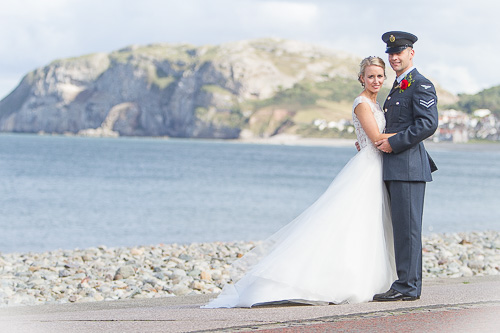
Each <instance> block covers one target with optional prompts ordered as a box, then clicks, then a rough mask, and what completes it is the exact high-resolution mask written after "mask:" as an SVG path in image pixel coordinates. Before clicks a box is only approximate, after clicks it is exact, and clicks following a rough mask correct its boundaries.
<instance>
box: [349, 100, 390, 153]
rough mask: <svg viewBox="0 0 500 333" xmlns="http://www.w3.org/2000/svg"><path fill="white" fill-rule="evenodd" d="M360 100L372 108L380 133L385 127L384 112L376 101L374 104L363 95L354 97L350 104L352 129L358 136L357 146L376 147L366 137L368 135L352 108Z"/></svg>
mask: <svg viewBox="0 0 500 333" xmlns="http://www.w3.org/2000/svg"><path fill="white" fill-rule="evenodd" d="M362 102H366V103H368V105H370V108H371V109H372V112H373V116H374V117H375V121H376V122H377V125H378V129H379V131H380V133H382V132H383V131H384V128H385V116H384V112H383V111H382V109H381V108H380V106H379V105H378V103H377V104H374V103H373V102H372V101H371V100H369V99H368V98H366V97H364V96H358V97H356V99H355V100H354V104H353V106H352V122H353V124H354V129H355V130H356V136H357V137H358V142H359V146H360V147H361V149H363V148H365V147H371V148H373V149H376V148H375V146H374V145H373V143H372V142H371V141H370V138H368V136H367V135H366V133H365V130H364V129H363V127H362V126H361V123H360V122H359V119H358V117H357V116H356V114H355V113H354V109H355V108H356V106H358V104H360V103H362Z"/></svg>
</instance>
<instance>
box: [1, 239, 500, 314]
mask: <svg viewBox="0 0 500 333" xmlns="http://www.w3.org/2000/svg"><path fill="white" fill-rule="evenodd" d="M258 244H259V242H224V243H222V242H213V243H193V244H188V245H179V244H159V245H153V246H138V247H116V248H108V247H106V246H99V247H95V248H88V249H75V250H56V251H49V252H43V253H32V252H29V253H6V254H3V253H0V306H2V307H6V306H20V305H39V304H54V303H75V302H96V301H110V300H119V299H134V298H135V299H138V298H155V297H174V296H184V295H191V294H211V293H218V292H220V291H221V289H222V287H223V285H224V284H226V283H228V282H231V278H230V274H229V267H230V265H231V263H232V262H234V261H235V260H237V259H238V258H241V257H242V256H243V255H244V254H245V253H246V252H248V251H249V250H251V249H252V248H253V247H255V246H256V245H258ZM423 275H424V279H432V278H457V277H471V276H485V275H500V232H499V231H484V232H467V233H449V234H448V233H447V234H432V235H428V236H424V238H423Z"/></svg>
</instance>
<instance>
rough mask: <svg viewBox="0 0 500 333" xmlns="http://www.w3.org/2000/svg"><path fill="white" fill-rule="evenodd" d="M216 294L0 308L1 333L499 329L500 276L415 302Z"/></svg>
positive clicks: (443, 283)
mask: <svg viewBox="0 0 500 333" xmlns="http://www.w3.org/2000/svg"><path fill="white" fill-rule="evenodd" d="M210 297H213V296H210V295H200V296H185V297H166V298H156V299H136V300H135V299H134V300H123V301H109V302H93V303H77V304H60V305H40V306H20V307H8V308H0V332H12V333H15V332H37V333H38V332H50V333H56V332H66V333H73V332H200V331H209V332H212V331H214V332H220V331H222V332H246V331H258V332H439V333H446V332H500V276H485V277H471V278H457V279H429V280H424V287H423V294H422V298H421V299H420V300H418V301H414V302H387V303H375V302H370V303H362V304H343V305H328V306H306V305H273V306H260V307H254V308H251V309H200V306H201V305H203V304H205V303H206V302H207V300H208V299H209V298H210Z"/></svg>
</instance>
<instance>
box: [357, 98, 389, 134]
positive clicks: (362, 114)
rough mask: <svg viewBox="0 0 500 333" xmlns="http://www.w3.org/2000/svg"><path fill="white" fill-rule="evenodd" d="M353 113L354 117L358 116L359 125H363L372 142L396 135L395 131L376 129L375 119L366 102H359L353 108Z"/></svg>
mask: <svg viewBox="0 0 500 333" xmlns="http://www.w3.org/2000/svg"><path fill="white" fill-rule="evenodd" d="M354 113H355V114H356V117H358V120H359V122H360V123H361V126H362V127H363V130H364V131H365V133H366V135H368V137H369V138H370V140H371V141H372V142H373V143H375V142H377V141H379V140H382V139H387V138H389V137H391V136H393V135H396V133H380V131H379V130H378V125H377V121H376V120H375V117H374V116H373V112H372V110H371V108H370V106H369V105H368V103H359V104H358V105H357V106H356V108H355V109H354Z"/></svg>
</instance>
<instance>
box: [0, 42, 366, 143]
mask: <svg viewBox="0 0 500 333" xmlns="http://www.w3.org/2000/svg"><path fill="white" fill-rule="evenodd" d="M358 63H359V59H357V58H354V57H351V56H348V55H345V54H341V53H340V52H335V51H332V50H328V49H324V48H321V47H317V46H313V45H309V44H304V43H299V42H295V41H286V40H274V39H261V40H252V41H240V42H235V43H228V44H223V45H220V46H202V47H194V46H191V45H168V44H154V45H148V46H132V47H128V48H125V49H122V50H118V51H115V52H112V53H110V54H93V55H87V56H83V57H78V58H72V59H63V60H58V61H54V62H53V63H51V64H49V65H48V66H46V67H44V68H40V69H37V70H35V71H33V72H31V73H29V74H28V75H26V76H25V77H24V78H23V79H22V81H21V83H20V84H19V86H18V87H17V88H16V89H15V90H14V91H13V92H12V93H11V94H10V95H8V96H7V97H6V98H5V99H3V100H2V101H0V131H6V132H28V133H38V132H45V133H72V134H80V135H93V136H95V135H104V136H117V135H136V136H144V135H147V136H170V137H207V138H237V137H239V136H240V132H241V130H242V129H243V128H245V127H248V124H249V123H250V122H251V117H252V114H254V113H255V111H256V110H255V108H253V107H252V105H254V104H252V103H254V102H256V101H262V100H265V99H269V98H271V97H273V96H275V95H276V93H277V92H279V91H283V90H286V89H288V88H291V87H293V86H294V85H295V84H297V83H300V82H323V81H328V80H331V79H332V78H352V79H354V80H355V78H356V73H357V70H358V68H357V66H358ZM285 118H286V117H285Z"/></svg>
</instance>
